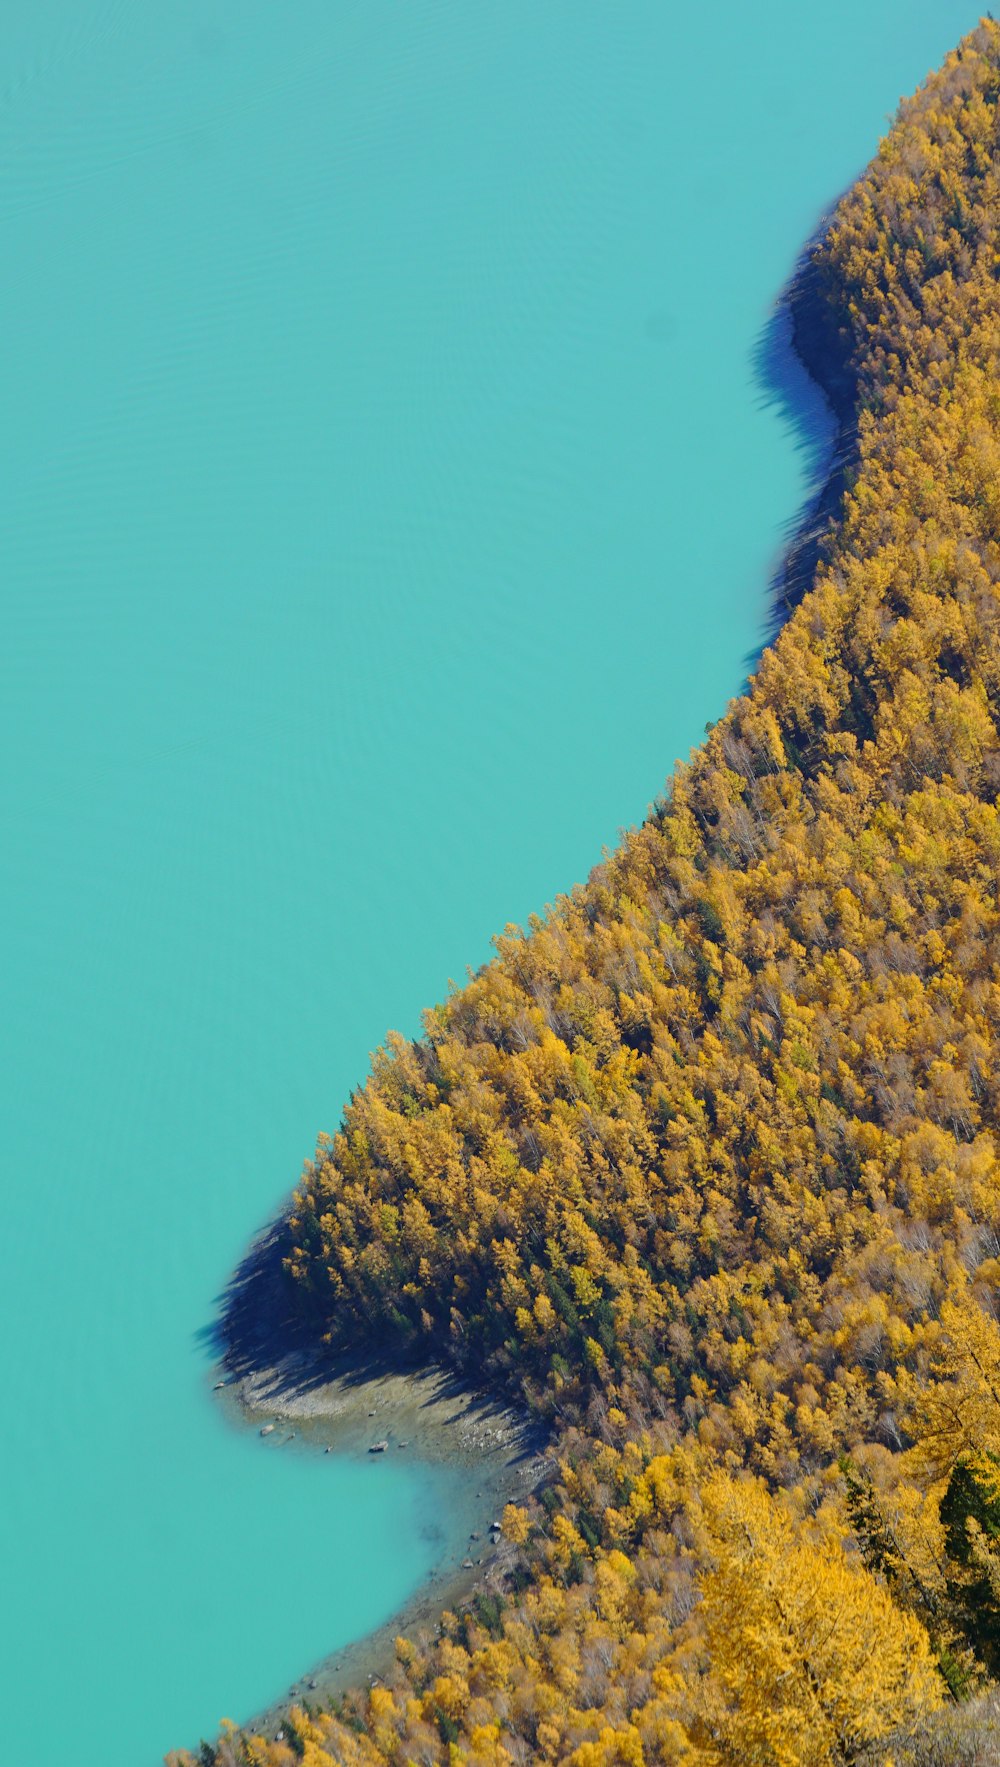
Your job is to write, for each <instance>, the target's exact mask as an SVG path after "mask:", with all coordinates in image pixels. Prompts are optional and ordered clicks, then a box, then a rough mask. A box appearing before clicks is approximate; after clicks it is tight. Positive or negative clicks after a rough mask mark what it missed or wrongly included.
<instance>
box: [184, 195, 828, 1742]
mask: <svg viewBox="0 0 1000 1767" xmlns="http://www.w3.org/2000/svg"><path fill="white" fill-rule="evenodd" d="M821 233H822V228H821V229H819V230H818V231H817V233H815V234H814V236H813V238H812V239H811V240H810V241H809V244H808V245H807V247H806V248H805V250H804V252H803V254H802V256H801V258H800V260H799V262H798V264H797V266H796V268H795V271H794V272H793V274H792V276H791V277H790V278H789V280H788V282H787V283H786V285H785V287H784V288H783V289H782V291H781V293H780V295H779V296H778V298H777V300H776V302H775V305H774V308H773V311H772V316H771V319H770V321H769V325H768V330H769V331H770V333H771V337H772V344H771V350H770V355H769V356H767V357H765V354H764V353H763V352H762V355H761V359H760V364H759V371H760V374H761V379H762V381H764V382H765V384H768V385H769V386H770V388H771V390H772V391H774V390H775V386H776V382H775V380H774V378H773V376H774V353H773V340H774V339H777V340H778V343H779V348H780V349H782V350H784V351H787V352H788V353H789V355H790V356H792V357H793V358H794V361H795V364H796V366H797V368H800V369H801V370H802V372H803V373H804V374H805V376H806V377H807V378H808V381H809V383H810V385H811V386H812V387H813V388H814V389H816V390H817V391H818V392H819V394H820V395H821V396H822V397H823V399H825V401H826V403H827V406H828V409H829V411H830V413H831V416H832V419H833V423H832V433H831V435H830V436H829V437H828V439H827V443H826V447H825V448H824V449H823V450H822V455H823V456H825V458H824V457H820V458H819V459H817V467H818V470H817V473H816V477H815V479H814V482H813V484H812V486H811V487H810V491H809V493H808V495H807V497H806V499H805V501H804V503H803V505H802V507H801V509H800V511H799V515H798V518H797V520H795V522H794V524H790V531H789V536H788V540H787V543H786V545H785V546H784V547H783V549H782V555H781V560H780V563H779V566H778V569H777V571H776V572H775V574H774V576H773V577H772V579H771V583H770V592H771V605H770V609H769V613H770V616H771V621H772V625H771V628H770V630H769V631H768V633H767V636H766V638H765V641H764V643H763V644H762V645H761V650H763V649H764V648H765V647H766V645H767V644H770V643H771V642H773V640H774V638H775V637H776V636H777V633H778V631H779V630H780V628H781V627H782V626H783V625H784V623H785V620H786V619H787V618H788V617H789V615H790V614H791V613H792V612H793V610H794V608H795V606H796V605H797V604H798V602H799V601H800V600H801V598H802V595H803V594H804V593H805V591H806V589H807V588H808V587H809V585H810V583H811V581H812V580H813V579H814V577H815V573H816V570H817V568H818V566H819V564H820V563H821V561H822V556H823V550H824V542H825V541H826V539H827V536H828V535H829V533H830V531H831V528H832V527H833V524H834V521H835V518H836V513H837V510H838V508H839V505H840V502H841V499H842V497H843V493H844V489H845V483H846V478H847V474H848V472H849V470H850V466H851V463H852V461H853V459H854V458H855V455H856V448H857V423H856V413H855V410H854V404H853V400H851V399H848V397H847V396H846V393H845V384H844V383H845V375H844V369H843V365H842V364H841V363H839V362H835V361H833V360H829V359H828V358H827V354H826V351H825V350H824V348H823V347H821V343H820V340H819V339H818V337H817V327H816V315H815V314H814V312H813V310H812V309H813V303H814V302H815V301H816V299H817V292H816V289H815V286H814V278H813V270H812V262H811V260H812V254H813V251H814V249H815V245H816V240H817V238H818V237H820V235H821ZM823 342H828V340H823ZM765 362H766V365H765ZM824 370H826V371H827V372H824ZM779 390H780V393H781V396H782V398H783V400H784V401H785V404H786V409H789V408H790V406H791V401H790V400H789V396H788V381H787V380H785V381H783V383H782V384H781V386H780V389H779ZM789 414H790V415H791V416H792V418H793V421H795V420H798V421H800V422H801V423H802V425H803V428H804V429H805V430H807V429H808V425H809V421H810V415H811V414H810V413H809V412H802V413H800V414H796V413H795V411H794V409H789ZM807 440H810V438H808V437H807ZM811 441H812V442H814V441H815V438H811ZM759 657H760V652H758V654H757V658H756V659H755V663H756V661H759ZM284 1228H285V1212H284V1211H283V1213H282V1214H281V1215H279V1216H278V1217H277V1218H276V1219H275V1221H274V1222H273V1223H272V1224H271V1226H270V1227H269V1229H268V1230H267V1231H266V1232H265V1233H264V1234H263V1235H261V1236H260V1237H259V1238H258V1239H257V1240H256V1241H255V1242H254V1243H253V1245H252V1246H251V1249H250V1251H249V1253H248V1254H247V1256H246V1258H245V1259H244V1260H243V1262H242V1263H241V1264H240V1266H239V1267H238V1269H237V1270H236V1272H235V1273H234V1276H233V1279H232V1282H231V1283H230V1285H229V1289H228V1291H227V1294H226V1297H225V1303H224V1308H223V1313H222V1318H221V1320H220V1323H219V1326H218V1328H217V1332H216V1338H215V1341H216V1344H217V1347H218V1348H219V1349H220V1350H221V1351H222V1353H223V1364H224V1367H223V1368H222V1369H221V1370H220V1373H223V1374H225V1376H226V1379H225V1385H224V1387H222V1388H221V1390H220V1391H219V1393H218V1397H219V1398H220V1400H221V1402H222V1405H223V1409H224V1410H225V1411H226V1412H228V1414H229V1417H230V1420H231V1421H232V1422H233V1423H234V1424H235V1425H236V1426H237V1427H243V1428H247V1427H256V1428H257V1429H258V1430H259V1431H260V1432H261V1433H262V1434H264V1433H265V1432H266V1436H267V1440H268V1441H273V1443H274V1445H275V1447H281V1446H283V1445H284V1444H285V1443H287V1442H289V1441H290V1440H292V1439H293V1438H294V1439H296V1440H297V1442H298V1445H299V1447H300V1449H301V1448H305V1449H306V1450H312V1451H314V1452H316V1451H318V1452H322V1453H334V1452H336V1453H340V1454H349V1455H353V1456H355V1457H367V1456H368V1454H369V1451H370V1450H371V1449H372V1446H373V1444H374V1443H375V1442H381V1441H385V1443H386V1448H385V1450H384V1452H385V1453H387V1454H389V1455H395V1454H397V1453H400V1452H405V1453H406V1454H407V1456H408V1458H410V1459H415V1460H418V1461H420V1462H422V1463H424V1464H425V1465H433V1464H435V1463H438V1464H443V1465H447V1466H456V1465H458V1466H467V1467H468V1468H469V1470H470V1472H471V1471H472V1470H473V1469H474V1470H475V1480H474V1484H475V1498H474V1501H475V1502H476V1503H478V1504H479V1505H480V1506H481V1507H480V1509H479V1510H478V1511H476V1512H474V1514H473V1516H472V1517H470V1515H469V1514H461V1515H460V1514H457V1513H455V1512H454V1511H451V1512H449V1517H448V1519H449V1522H450V1523H451V1524H452V1525H451V1526H450V1527H449V1529H448V1532H447V1535H446V1540H447V1544H446V1547H445V1550H444V1553H443V1554H442V1556H441V1557H440V1558H439V1560H438V1562H437V1564H436V1566H435V1567H434V1569H433V1570H431V1572H430V1573H429V1574H428V1575H427V1576H426V1577H425V1578H423V1579H422V1580H421V1582H420V1583H419V1585H418V1586H417V1588H416V1589H415V1590H414V1591H413V1592H412V1594H411V1595H410V1597H409V1598H408V1599H407V1600H406V1601H405V1602H404V1603H403V1604H402V1606H401V1607H399V1608H398V1609H396V1610H394V1612H393V1613H392V1614H391V1615H390V1616H389V1617H388V1619H387V1620H386V1621H384V1622H383V1624H382V1625H380V1626H378V1627H376V1628H375V1630H374V1631H371V1632H368V1633H365V1634H363V1635H362V1636H361V1637H360V1638H356V1639H354V1640H353V1641H352V1642H351V1643H349V1644H346V1645H343V1646H341V1647H339V1648H338V1649H335V1650H333V1651H331V1652H329V1653H327V1654H326V1655H324V1656H323V1657H321V1658H320V1659H319V1660H318V1661H317V1662H316V1663H315V1664H314V1665H313V1666H312V1667H311V1668H309V1669H306V1670H304V1671H303V1673H302V1675H301V1676H300V1677H299V1680H298V1681H297V1682H296V1683H293V1684H292V1685H291V1686H290V1688H289V1689H288V1692H287V1693H286V1694H285V1695H283V1696H282V1697H281V1698H280V1699H277V1700H274V1701H272V1702H271V1703H270V1704H269V1705H267V1706H266V1707H263V1708H262V1709H261V1710H260V1711H259V1712H258V1713H256V1714H255V1715H254V1717H253V1718H251V1719H250V1720H248V1721H247V1722H245V1723H244V1724H243V1725H241V1728H242V1729H244V1730H245V1731H248V1732H254V1731H259V1732H262V1733H264V1734H266V1735H268V1736H270V1737H272V1738H273V1737H274V1736H275V1735H276V1733H277V1732H278V1731H280V1729H281V1726H282V1720H283V1718H284V1716H285V1715H286V1714H287V1712H288V1711H289V1709H290V1707H291V1706H292V1705H295V1704H298V1705H305V1706H307V1707H312V1708H320V1709H322V1708H324V1707H327V1708H328V1707H330V1706H331V1705H332V1704H335V1703H336V1702H337V1701H338V1700H339V1699H341V1698H342V1697H343V1696H344V1695H345V1694H346V1693H348V1692H349V1691H350V1690H352V1689H358V1690H359V1691H360V1690H362V1689H363V1688H364V1686H365V1685H366V1683H367V1684H369V1685H370V1684H371V1683H373V1682H375V1681H378V1680H381V1679H382V1678H383V1677H385V1676H387V1675H388V1674H390V1673H391V1671H392V1669H393V1667H394V1666H395V1662H396V1654H395V1640H396V1638H397V1637H398V1636H399V1635H400V1633H401V1632H402V1633H404V1634H406V1635H407V1636H411V1637H413V1638H414V1640H415V1641H416V1640H419V1638H420V1635H421V1634H422V1633H427V1632H430V1631H432V1630H433V1629H434V1628H435V1627H436V1624H437V1622H438V1620H439V1618H440V1616H441V1614H442V1612H443V1611H445V1610H446V1609H448V1608H456V1607H462V1606H464V1605H467V1604H468V1603H469V1602H470V1601H471V1600H472V1599H474V1597H475V1596H476V1595H477V1594H478V1593H480V1592H483V1593H489V1592H492V1591H499V1590H500V1589H501V1588H502V1586H503V1582H504V1579H505V1576H506V1573H507V1570H508V1568H509V1566H510V1564H511V1562H512V1561H513V1559H514V1557H515V1556H516V1553H515V1550H514V1549H513V1548H512V1547H509V1546H507V1545H506V1543H505V1542H503V1541H502V1539H501V1538H500V1537H499V1536H496V1535H493V1534H492V1532H491V1530H490V1525H489V1524H490V1521H493V1520H498V1519H499V1516H500V1513H501V1511H502V1509H503V1506H504V1504H505V1503H508V1502H517V1501H520V1500H522V1499H523V1498H524V1497H525V1496H527V1495H528V1494H529V1493H530V1492H532V1491H533V1490H536V1489H537V1487H538V1486H539V1484H541V1483H542V1481H543V1480H544V1478H545V1475H546V1472H547V1471H548V1470H549V1467H550V1465H551V1464H552V1463H551V1460H550V1458H549V1457H548V1455H547V1454H546V1448H547V1446H548V1444H549V1441H550V1435H549V1432H548V1431H546V1430H545V1429H544V1428H543V1427H542V1425H541V1423H540V1422H539V1420H537V1419H532V1418H530V1417H529V1416H528V1415H527V1414H519V1413H517V1412H516V1411H515V1410H513V1409H512V1408H511V1407H510V1406H509V1405H507V1404H504V1403H503V1402H502V1401H501V1400H500V1399H496V1398H491V1397H490V1396H489V1395H487V1394H484V1393H482V1392H475V1391H472V1390H471V1389H470V1388H468V1387H467V1386H463V1385H462V1383H461V1382H460V1381H459V1380H458V1379H457V1378H456V1376H455V1375H454V1374H453V1373H451V1372H449V1371H448V1370H447V1369H446V1368H444V1367H443V1366H441V1365H440V1364H431V1363H428V1364H423V1365H420V1366H408V1365H406V1364H402V1363H400V1362H398V1361H394V1360H392V1359H391V1358H383V1357H382V1356H380V1355H378V1354H376V1355H374V1356H372V1357H364V1356H362V1355H360V1354H359V1355H358V1356H356V1357H347V1356H341V1357H339V1358H336V1359H334V1360H331V1361H328V1362H324V1361H321V1360H320V1359H318V1358H317V1355H316V1351H315V1346H313V1345H310V1343H309V1341H308V1339H307V1338H306V1337H305V1335H304V1333H303V1329H302V1325H301V1322H300V1321H299V1320H297V1319H295V1318H294V1317H293V1316H292V1315H291V1314H290V1312H289V1309H288V1303H287V1296H286V1291H285V1289H284V1286H283V1283H282V1279H281V1271H280V1265H281V1255H282V1251H283V1247H284ZM218 1384H219V1383H218V1381H217V1382H216V1385H218ZM282 1426H285V1427H284V1429H283V1428H282ZM442 1432H446V1433H442ZM372 1459H373V1461H374V1462H375V1463H376V1464H377V1463H378V1461H379V1460H380V1459H381V1454H375V1455H373V1456H372ZM469 1488H470V1490H471V1488H472V1481H471V1480H470V1482H469ZM470 1519H473V1520H475V1521H477V1522H478V1526H474V1527H470V1526H469V1521H470ZM476 1535H478V1536H479V1537H480V1538H479V1539H478V1541H477V1540H476V1538H475V1536H476ZM470 1557H471V1558H472V1562H471V1563H470V1562H469V1560H470Z"/></svg>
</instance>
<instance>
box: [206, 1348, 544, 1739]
mask: <svg viewBox="0 0 1000 1767" xmlns="http://www.w3.org/2000/svg"><path fill="white" fill-rule="evenodd" d="M233 1360H234V1361H236V1363H237V1366H236V1367H235V1368H234V1367H233V1366H232V1363H231V1362H230V1361H229V1358H227V1359H226V1362H225V1363H224V1364H223V1366H222V1367H221V1368H218V1369H217V1370H216V1371H215V1375H214V1377H213V1384H214V1386H215V1388H216V1391H215V1393H214V1397H215V1398H216V1399H217V1400H218V1401H219V1403H220V1407H221V1409H222V1412H223V1415H224V1416H225V1417H226V1418H227V1420H228V1421H229V1422H230V1423H231V1424H232V1425H233V1427H234V1428H237V1429H242V1430H248V1429H253V1430H256V1431H257V1433H258V1434H259V1435H260V1436H262V1437H263V1438H264V1439H263V1440H262V1441H261V1443H260V1447H261V1449H262V1450H263V1451H269V1452H276V1451H278V1450H279V1449H284V1448H285V1447H286V1445H287V1444H288V1443H290V1442H292V1441H293V1440H294V1442H295V1444H296V1448H297V1449H298V1451H299V1452H303V1451H304V1452H307V1453H316V1454H325V1453H330V1454H334V1453H336V1454H339V1455H347V1456H350V1457H351V1458H353V1459H355V1460H359V1461H360V1460H364V1461H370V1463H371V1464H372V1468H373V1476H377V1467H378V1465H379V1464H381V1463H382V1462H383V1461H384V1460H389V1459H391V1460H395V1459H396V1458H397V1457H398V1456H400V1455H403V1456H404V1457H405V1458H406V1459H407V1460H408V1461H411V1460H412V1461H416V1462H417V1463H419V1464H420V1465H422V1466H424V1467H431V1468H433V1467H435V1466H436V1467H438V1468H439V1469H441V1470H442V1471H443V1472H445V1473H447V1474H458V1475H459V1482H460V1486H461V1489H460V1491H459V1492H457V1494H456V1499H455V1501H454V1502H448V1503H445V1504H443V1505H442V1512H441V1528H442V1541H441V1546H440V1550H439V1551H438V1552H437V1554H436V1559H435V1563H434V1565H433V1567H432V1568H431V1570H430V1571H429V1573H428V1574H427V1575H426V1576H423V1577H421V1579H420V1581H419V1583H418V1584H417V1586H416V1588H415V1589H414V1590H413V1591H412V1592H411V1594H410V1596H409V1597H408V1598H407V1599H406V1600H405V1601H404V1602H403V1603H402V1605H401V1606H400V1607H398V1608H396V1609H395V1610H394V1611H393V1612H392V1613H391V1614H390V1615H389V1616H388V1617H387V1618H386V1620H385V1621H383V1622H382V1624H381V1625H379V1626H377V1627H376V1628H375V1629H374V1630H373V1631H371V1632H368V1633H365V1634H363V1635H362V1637H360V1638H355V1639H353V1640H352V1641H351V1642H349V1643H347V1644H344V1645H341V1646H339V1647H337V1648H336V1649H334V1650H332V1651H330V1652H328V1653H326V1654H325V1655H323V1656H322V1657H320V1658H319V1659H318V1660H317V1661H315V1662H314V1663H313V1664H312V1665H311V1666H307V1665H303V1668H302V1672H301V1674H300V1676H299V1677H298V1679H297V1681H295V1682H293V1683H292V1684H291V1685H290V1686H289V1688H288V1690H287V1691H286V1692H285V1693H284V1694H282V1695H281V1696H280V1697H278V1698H277V1699H274V1700H272V1701H271V1702H269V1703H268V1704H267V1705H266V1706H264V1707H262V1708H260V1709H259V1710H258V1711H257V1712H255V1713H254V1714H253V1715H252V1717H250V1718H248V1719H247V1720H245V1721H243V1722H242V1723H241V1726H240V1727H241V1729H243V1730H245V1731H247V1732H248V1733H261V1734H264V1735H266V1736H268V1737H269V1738H272V1739H273V1738H274V1736H275V1735H276V1733H277V1731H279V1730H280V1729H281V1727H282V1721H283V1719H284V1717H285V1715H286V1714H287V1713H288V1711H289V1709H290V1707H291V1706H293V1705H308V1706H310V1707H312V1708H317V1707H320V1708H321V1707H329V1706H330V1705H331V1704H332V1703H334V1702H335V1701H337V1700H339V1699H340V1698H342V1697H343V1696H344V1695H345V1694H346V1693H348V1692H350V1691H351V1690H352V1689H357V1690H358V1691H363V1690H364V1688H365V1687H366V1686H370V1685H371V1684H372V1683H374V1682H375V1681H379V1680H382V1679H385V1678H387V1677H389V1676H390V1675H391V1673H392V1671H393V1669H394V1667H395V1663H396V1653H395V1640H396V1638H397V1637H399V1636H400V1634H403V1635H405V1636H406V1637H408V1638H411V1639H413V1640H414V1642H419V1640H420V1638H421V1635H422V1634H427V1633H429V1632H433V1631H434V1630H435V1628H436V1626H437V1623H438V1621H439V1619H440V1616H441V1614H442V1612H444V1611H445V1609H448V1608H456V1607H462V1606H465V1605H467V1604H468V1603H469V1602H470V1601H471V1600H473V1599H474V1598H475V1596H476V1595H477V1594H479V1593H494V1592H497V1591H499V1590H500V1589H501V1587H502V1585H503V1582H504V1579H505V1576H506V1572H507V1569H508V1567H509V1564H510V1563H511V1562H512V1560H513V1558H514V1556H515V1549H514V1548H513V1547H511V1546H509V1545H508V1544H507V1543H506V1542H505V1541H504V1540H503V1538H502V1536H501V1535H500V1534H499V1532H498V1531H496V1530H494V1529H493V1527H492V1524H493V1523H494V1522H499V1520H500V1517H501V1515H502V1513H503V1508H504V1505H505V1504H507V1503H512V1502H513V1503H519V1502H523V1501H524V1500H525V1498H526V1497H527V1496H528V1495H529V1493H530V1492H532V1491H534V1490H536V1489H537V1488H538V1486H539V1484H540V1483H541V1482H542V1481H543V1480H544V1478H545V1476H546V1474H547V1473H548V1471H549V1470H550V1468H551V1465H552V1462H551V1458H550V1456H549V1454H548V1452H547V1450H548V1447H549V1440H550V1438H549V1434H548V1432H547V1431H546V1430H544V1429H543V1428H542V1426H541V1425H540V1424H539V1423H538V1422H537V1421H536V1420H533V1419H532V1418H530V1417H529V1416H528V1415H527V1414H521V1413H518V1412H516V1411H514V1410H513V1409H512V1408H511V1407H510V1406H509V1405H506V1404H503V1403H502V1402H500V1401H498V1400H496V1399H491V1398H490V1397H489V1396H488V1395H486V1394H484V1393H482V1392H476V1391H473V1390H471V1389H470V1388H469V1387H467V1386H463V1385H462V1384H461V1382H459V1381H458V1380H457V1379H456V1378H455V1376H454V1375H453V1374H452V1373H450V1372H449V1371H448V1370H447V1369H446V1368H443V1367H441V1366H440V1365H432V1364H429V1365H422V1366H419V1367H406V1366H401V1365H400V1364H398V1363H393V1362H391V1361H390V1360H368V1359H363V1358H361V1357H357V1358H350V1357H339V1358H337V1359H336V1360H333V1361H331V1362H329V1363H320V1362H317V1360H316V1359H315V1358H314V1357H312V1356H310V1355H309V1353H308V1352H307V1351H305V1350H303V1349H301V1348H297V1347H296V1348H294V1349H288V1350H285V1352H284V1353H283V1354H282V1355H280V1356H278V1357H276V1358H275V1359H274V1360H273V1361H271V1362H266V1361H263V1362H257V1363H256V1364H255V1366H253V1367H249V1368H248V1367H246V1365H245V1364H244V1365H243V1366H242V1367H241V1366H239V1362H240V1359H239V1357H235V1358H234V1359H233ZM227 1364H228V1366H227ZM220 1380H222V1381H223V1382H224V1384H223V1385H221V1386H220V1384H219V1383H220ZM381 1443H384V1444H385V1447H384V1448H379V1449H377V1450H376V1451H375V1452H372V1450H373V1448H374V1447H375V1444H381ZM466 1469H467V1471H468V1474H469V1477H468V1478H467V1479H462V1478H461V1474H462V1473H463V1471H465V1470H466Z"/></svg>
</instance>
